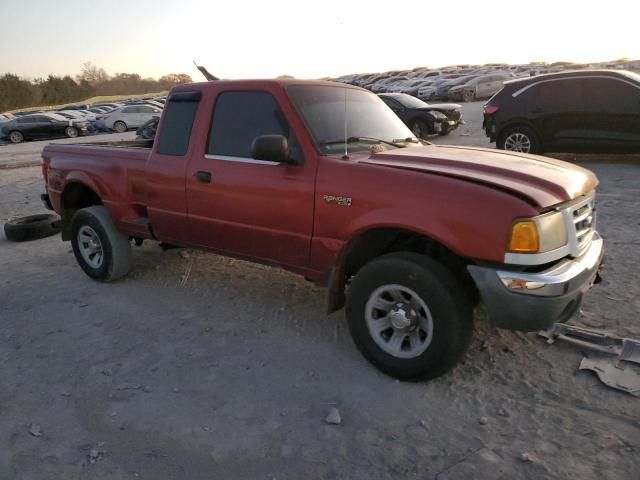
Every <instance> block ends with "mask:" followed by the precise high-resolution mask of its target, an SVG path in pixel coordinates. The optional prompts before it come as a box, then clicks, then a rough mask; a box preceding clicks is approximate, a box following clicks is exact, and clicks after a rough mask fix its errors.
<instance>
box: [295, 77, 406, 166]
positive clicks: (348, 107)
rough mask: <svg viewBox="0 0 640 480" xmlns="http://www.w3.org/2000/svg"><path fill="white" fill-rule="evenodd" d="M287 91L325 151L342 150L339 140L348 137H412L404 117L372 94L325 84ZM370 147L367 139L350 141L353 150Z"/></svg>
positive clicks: (385, 138)
mask: <svg viewBox="0 0 640 480" xmlns="http://www.w3.org/2000/svg"><path fill="white" fill-rule="evenodd" d="M287 93H288V94H289V98H290V99H291V101H292V102H293V104H294V105H295V107H296V109H297V110H298V113H299V114H300V116H302V118H303V120H304V122H305V124H306V125H307V128H308V129H309V132H310V133H311V136H312V137H313V139H314V141H315V143H316V145H318V147H319V148H320V151H321V152H322V153H327V154H330V153H339V152H341V151H343V150H344V145H341V144H340V142H337V141H338V140H341V139H345V138H346V137H350V138H354V137H362V138H365V137H366V138H378V139H381V140H385V141H392V140H394V139H399V138H409V137H413V134H412V133H411V130H409V129H408V128H407V127H406V126H405V124H404V123H402V120H400V119H399V118H398V116H397V115H396V114H395V113H393V111H392V110H391V109H390V108H389V107H387V106H386V105H385V103H384V102H383V101H382V100H380V98H378V96H377V95H374V94H373V93H370V92H366V91H363V90H356V89H355V88H344V87H340V86H335V87H334V86H324V85H292V86H290V87H289V88H288V89H287ZM345 112H346V118H347V122H346V124H347V134H346V135H345ZM370 147H371V142H366V141H365V142H350V143H349V150H350V151H354V150H367V149H369V148H370Z"/></svg>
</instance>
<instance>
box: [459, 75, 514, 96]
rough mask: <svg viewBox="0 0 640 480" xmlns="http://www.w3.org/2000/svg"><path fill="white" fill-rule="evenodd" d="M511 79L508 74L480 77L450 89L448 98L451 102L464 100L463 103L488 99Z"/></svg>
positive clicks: (511, 76)
mask: <svg viewBox="0 0 640 480" xmlns="http://www.w3.org/2000/svg"><path fill="white" fill-rule="evenodd" d="M513 78H514V76H513V75H512V74H509V73H489V74H486V75H480V76H479V77H475V78H472V79H471V80H469V81H468V82H466V83H464V84H462V85H456V86H454V87H451V89H450V90H449V92H448V97H449V98H450V99H451V100H464V101H465V102H473V101H474V100H477V99H479V98H489V97H492V96H493V95H495V94H496V93H497V92H499V91H500V89H501V88H502V87H503V85H504V82H505V81H506V80H509V79H513Z"/></svg>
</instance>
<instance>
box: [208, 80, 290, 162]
mask: <svg viewBox="0 0 640 480" xmlns="http://www.w3.org/2000/svg"><path fill="white" fill-rule="evenodd" d="M270 134H275V135H283V136H284V137H286V138H288V139H289V144H290V146H291V147H292V151H293V147H294V145H291V144H292V143H295V142H292V139H291V138H290V135H289V125H288V123H287V121H286V119H285V117H284V115H283V114H282V112H281V111H280V107H278V104H277V103H276V101H275V99H274V98H273V97H272V96H271V94H269V93H267V92H223V93H221V94H220V95H219V96H218V99H217V100H216V105H215V107H214V110H213V121H212V122H211V132H210V133H209V146H208V148H207V153H209V154H212V155H224V156H230V157H245V158H250V157H251V144H252V143H253V140H254V139H255V138H256V137H259V136H260V135H270Z"/></svg>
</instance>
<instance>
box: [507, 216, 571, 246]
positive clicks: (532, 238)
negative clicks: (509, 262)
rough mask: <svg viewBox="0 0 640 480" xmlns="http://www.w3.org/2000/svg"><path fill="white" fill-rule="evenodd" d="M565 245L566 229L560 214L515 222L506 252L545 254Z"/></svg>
mask: <svg viewBox="0 0 640 480" xmlns="http://www.w3.org/2000/svg"><path fill="white" fill-rule="evenodd" d="M566 244H567V229H566V228H565V224H564V219H563V218H562V213H560V212H549V213H545V214H544V215H538V216H537V217H533V218H525V219H518V220H516V221H515V222H514V223H513V225H512V226H511V235H510V236H509V244H508V247H507V250H508V251H509V252H512V253H545V252H550V251H552V250H556V249H558V248H560V247H563V246H565V245H566Z"/></svg>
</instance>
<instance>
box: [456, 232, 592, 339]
mask: <svg viewBox="0 0 640 480" xmlns="http://www.w3.org/2000/svg"><path fill="white" fill-rule="evenodd" d="M603 258H604V242H603V240H602V238H600V236H599V235H598V234H597V233H595V234H594V237H593V240H592V242H591V246H590V247H589V249H588V250H587V251H586V252H585V253H584V254H583V255H582V256H581V257H579V258H574V259H565V260H563V261H561V262H559V263H557V264H555V265H553V266H552V267H550V268H548V269H547V270H545V271H543V272H537V273H527V272H513V271H508V270H500V269H495V268H490V267H481V266H477V265H469V266H468V267H467V268H468V270H469V273H470V274H471V276H472V277H473V280H474V281H475V283H476V286H477V287H478V290H479V291H480V295H481V297H482V300H483V302H484V304H485V305H486V307H487V311H488V313H489V318H490V320H491V322H492V323H493V324H494V325H495V326H497V327H500V328H507V329H510V330H523V331H535V330H541V329H544V328H547V327H549V326H550V325H552V324H553V323H557V322H565V321H567V320H568V319H569V318H571V317H572V316H573V314H574V313H575V312H576V311H577V310H578V308H579V307H580V304H581V303H582V297H583V295H584V293H585V292H586V291H587V290H589V288H591V286H592V285H593V284H594V283H595V282H596V281H597V279H598V271H599V269H600V266H601V264H602V260H603Z"/></svg>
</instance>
